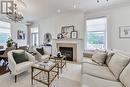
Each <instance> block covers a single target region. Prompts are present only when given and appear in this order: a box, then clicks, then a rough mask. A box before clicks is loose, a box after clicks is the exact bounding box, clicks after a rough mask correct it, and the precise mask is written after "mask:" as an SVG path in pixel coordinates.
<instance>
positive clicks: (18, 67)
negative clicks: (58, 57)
mask: <svg viewBox="0 0 130 87" xmlns="http://www.w3.org/2000/svg"><path fill="white" fill-rule="evenodd" d="M12 52H15V53H21V52H23V50H12V51H9V52H8V62H9V69H10V71H11V74H13V75H15V82H16V81H17V75H18V74H20V73H22V72H24V71H27V70H28V69H30V68H31V65H32V64H33V63H34V62H35V57H34V56H33V55H31V54H30V53H28V52H26V51H25V54H26V55H27V58H28V60H29V61H26V62H22V63H18V64H16V62H15V60H14V58H13V55H12Z"/></svg>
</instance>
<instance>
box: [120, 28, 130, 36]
mask: <svg viewBox="0 0 130 87" xmlns="http://www.w3.org/2000/svg"><path fill="white" fill-rule="evenodd" d="M119 37H120V38H130V26H120V27H119Z"/></svg>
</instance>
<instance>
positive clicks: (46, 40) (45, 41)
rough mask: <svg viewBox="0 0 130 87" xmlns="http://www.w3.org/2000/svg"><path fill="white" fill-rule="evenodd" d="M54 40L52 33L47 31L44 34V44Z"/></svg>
mask: <svg viewBox="0 0 130 87" xmlns="http://www.w3.org/2000/svg"><path fill="white" fill-rule="evenodd" d="M51 40H52V35H51V33H45V34H44V44H49V43H50V42H51Z"/></svg>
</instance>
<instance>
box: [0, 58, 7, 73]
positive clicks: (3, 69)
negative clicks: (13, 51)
mask: <svg viewBox="0 0 130 87" xmlns="http://www.w3.org/2000/svg"><path fill="white" fill-rule="evenodd" d="M7 72H9V69H8V63H5V62H4V60H1V61H0V75H3V74H5V73H7Z"/></svg>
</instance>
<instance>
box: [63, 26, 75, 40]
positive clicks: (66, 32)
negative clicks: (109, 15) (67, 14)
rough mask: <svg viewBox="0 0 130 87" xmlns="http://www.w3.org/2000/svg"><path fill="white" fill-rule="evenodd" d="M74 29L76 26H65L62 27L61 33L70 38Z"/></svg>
mask: <svg viewBox="0 0 130 87" xmlns="http://www.w3.org/2000/svg"><path fill="white" fill-rule="evenodd" d="M72 31H74V26H73V25H72V26H63V27H62V28H61V34H63V36H64V38H70V37H71V32H72Z"/></svg>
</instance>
